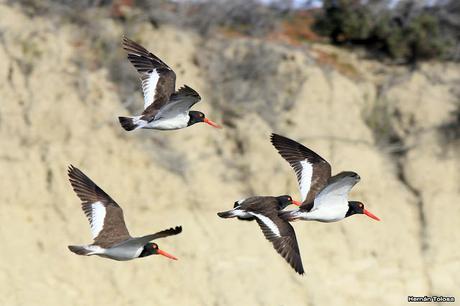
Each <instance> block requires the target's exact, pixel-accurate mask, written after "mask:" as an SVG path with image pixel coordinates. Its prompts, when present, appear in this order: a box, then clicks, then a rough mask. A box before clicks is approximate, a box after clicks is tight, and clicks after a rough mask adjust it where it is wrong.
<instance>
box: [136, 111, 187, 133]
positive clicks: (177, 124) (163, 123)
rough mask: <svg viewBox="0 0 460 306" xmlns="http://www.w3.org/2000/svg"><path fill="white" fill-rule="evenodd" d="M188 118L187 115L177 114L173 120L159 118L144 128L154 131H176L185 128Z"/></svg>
mask: <svg viewBox="0 0 460 306" xmlns="http://www.w3.org/2000/svg"><path fill="white" fill-rule="evenodd" d="M189 120H190V117H189V115H188V114H179V115H177V116H175V117H173V118H160V119H157V120H153V121H151V122H149V123H148V124H147V125H146V126H145V127H144V128H148V129H155V130H177V129H183V128H185V127H187V124H188V121H189Z"/></svg>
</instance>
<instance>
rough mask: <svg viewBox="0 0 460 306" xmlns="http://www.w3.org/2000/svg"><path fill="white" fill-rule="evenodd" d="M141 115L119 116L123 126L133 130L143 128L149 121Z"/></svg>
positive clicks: (127, 129)
mask: <svg viewBox="0 0 460 306" xmlns="http://www.w3.org/2000/svg"><path fill="white" fill-rule="evenodd" d="M140 118H141V116H137V117H118V121H120V124H121V126H122V127H123V128H124V129H125V130H126V131H132V130H135V129H140V128H142V127H143V126H144V125H145V124H146V123H147V121H145V120H142V119H140Z"/></svg>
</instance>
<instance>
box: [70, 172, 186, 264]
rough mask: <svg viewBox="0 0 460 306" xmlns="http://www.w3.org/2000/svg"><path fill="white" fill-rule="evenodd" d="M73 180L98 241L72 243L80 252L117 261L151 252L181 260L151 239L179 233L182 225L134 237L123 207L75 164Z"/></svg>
mask: <svg viewBox="0 0 460 306" xmlns="http://www.w3.org/2000/svg"><path fill="white" fill-rule="evenodd" d="M68 175H69V181H70V183H71V184H72V187H73V190H74V191H75V193H76V194H77V196H78V197H79V198H80V200H81V201H82V209H83V212H84V213H85V215H86V217H87V218H88V221H89V224H90V226H91V233H92V235H93V239H94V242H93V243H92V244H88V245H69V246H68V248H69V250H70V251H72V252H74V253H76V254H78V255H85V256H90V255H99V256H101V257H106V258H110V259H114V260H121V261H124V260H131V259H134V258H139V257H145V256H150V255H163V256H166V257H168V258H171V259H174V260H177V258H176V257H174V256H173V255H171V254H168V253H166V252H165V251H163V250H161V249H159V248H158V245H157V244H156V243H151V242H150V241H152V240H155V239H158V238H164V237H167V236H171V235H177V234H179V233H180V232H182V227H181V226H176V227H175V228H170V229H167V230H164V231H161V232H158V233H155V234H152V235H146V236H142V237H131V235H130V234H129V232H128V229H127V228H126V224H125V220H124V217H123V210H122V209H121V207H120V206H119V205H118V204H117V203H116V202H115V201H114V200H113V199H112V198H111V197H110V196H109V195H108V194H106V193H105V192H104V191H103V190H102V189H101V188H99V186H97V185H96V184H95V183H94V182H93V181H92V180H91V179H90V178H89V177H87V176H86V175H85V174H84V173H83V172H81V171H80V170H79V169H78V168H76V167H74V166H72V165H71V166H70V167H69V169H68Z"/></svg>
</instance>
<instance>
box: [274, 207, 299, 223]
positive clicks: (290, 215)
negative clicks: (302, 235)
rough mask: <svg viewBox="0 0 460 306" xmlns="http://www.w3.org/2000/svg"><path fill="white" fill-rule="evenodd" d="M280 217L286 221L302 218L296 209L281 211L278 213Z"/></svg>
mask: <svg viewBox="0 0 460 306" xmlns="http://www.w3.org/2000/svg"><path fill="white" fill-rule="evenodd" d="M278 217H280V218H281V219H283V220H284V221H289V222H291V221H296V220H298V219H299V218H300V214H299V212H298V211H296V210H287V211H280V212H279V213H278Z"/></svg>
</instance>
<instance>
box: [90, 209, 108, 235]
mask: <svg viewBox="0 0 460 306" xmlns="http://www.w3.org/2000/svg"><path fill="white" fill-rule="evenodd" d="M105 214H106V210H105V206H104V204H103V203H102V202H100V201H98V202H94V203H93V204H91V233H92V234H93V238H96V237H97V235H99V232H100V231H102V228H103V227H104V219H105Z"/></svg>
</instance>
